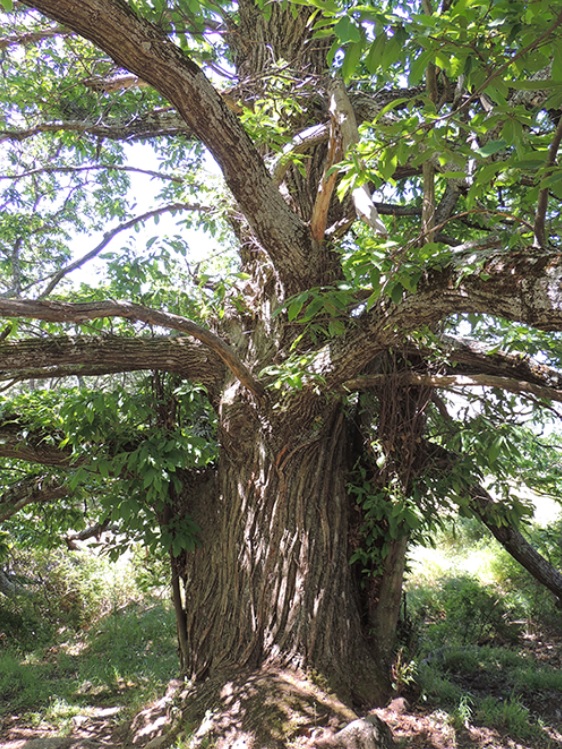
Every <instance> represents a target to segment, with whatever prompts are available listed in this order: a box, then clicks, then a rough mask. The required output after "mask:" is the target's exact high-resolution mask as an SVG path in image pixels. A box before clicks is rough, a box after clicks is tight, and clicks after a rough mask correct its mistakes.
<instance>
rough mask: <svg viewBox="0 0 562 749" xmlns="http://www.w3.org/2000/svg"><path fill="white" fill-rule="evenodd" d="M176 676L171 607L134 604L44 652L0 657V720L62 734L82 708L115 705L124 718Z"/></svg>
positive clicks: (2, 653) (3, 653)
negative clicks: (50, 728)
mask: <svg viewBox="0 0 562 749" xmlns="http://www.w3.org/2000/svg"><path fill="white" fill-rule="evenodd" d="M66 634H68V633H66ZM177 669H178V660H177V651H176V642H175V625H174V617H173V612H172V611H171V610H170V607H169V606H168V605H167V604H165V603H164V602H162V601H161V600H157V601H153V602H151V603H150V605H146V604H138V603H134V604H131V605H129V606H127V607H125V608H123V609H119V610H116V611H114V612H112V613H108V614H106V615H105V616H103V617H102V618H101V619H100V620H99V621H98V622H97V623H96V624H95V625H94V626H93V627H91V628H90V629H88V630H86V631H77V632H74V633H72V634H71V635H70V636H68V637H65V638H63V639H61V640H60V641H58V642H55V643H53V644H50V645H49V646H48V647H45V646H43V647H40V648H38V649H36V650H33V651H28V652H27V653H22V652H21V651H19V652H18V651H17V650H13V649H10V648H7V649H5V650H3V651H0V719H1V718H2V717H4V716H6V715H8V714H10V715H18V716H20V717H23V718H24V719H25V720H26V721H28V722H30V723H32V724H35V725H37V724H39V723H45V722H46V723H48V724H50V725H53V726H55V727H57V728H58V729H62V730H64V728H65V726H67V725H68V724H69V722H70V721H71V719H72V717H74V716H76V715H78V714H80V713H83V712H84V711H87V709H88V708H89V707H92V706H98V707H99V706H115V705H120V706H122V707H123V716H124V717H126V716H128V715H132V714H134V713H135V712H136V711H137V710H138V709H140V708H141V707H142V706H143V705H145V704H146V703H147V702H149V701H150V700H152V699H154V698H156V697H157V696H161V695H162V694H163V692H164V691H165V686H166V684H167V682H168V681H169V680H170V679H171V678H173V677H174V676H176V675H177Z"/></svg>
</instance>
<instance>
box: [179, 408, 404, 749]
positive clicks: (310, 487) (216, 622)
mask: <svg viewBox="0 0 562 749" xmlns="http://www.w3.org/2000/svg"><path fill="white" fill-rule="evenodd" d="M297 400H298V402H296V403H294V404H293V405H292V407H291V408H277V409H275V408H268V409H267V412H266V413H264V412H261V413H259V414H258V413H256V411H255V410H254V407H253V405H252V404H251V403H250V402H249V400H248V399H247V398H246V397H245V396H244V395H241V394H237V396H236V397H235V398H234V399H233V400H231V401H230V402H228V403H227V402H223V405H222V412H221V427H220V435H219V436H220V442H221V447H222V452H221V457H220V463H219V466H218V478H217V484H216V491H215V492H214V494H213V496H212V497H210V496H209V494H208V493H204V492H201V493H200V494H199V498H198V500H197V498H196V499H195V500H194V502H195V503H196V504H192V506H191V508H190V512H191V513H192V515H193V516H194V518H195V520H196V522H197V523H198V524H199V526H200V527H201V543H200V545H199V547H198V548H197V550H196V551H195V552H194V554H192V555H189V557H188V558H187V563H186V577H185V591H184V593H185V620H186V640H187V647H188V661H187V663H186V667H187V674H186V675H187V676H189V677H191V678H192V679H193V680H194V683H195V685H196V688H197V685H198V684H199V685H201V687H200V693H201V690H203V692H204V693H205V700H204V703H205V706H206V709H207V710H208V709H209V701H211V703H212V701H213V700H212V695H211V694H209V690H210V691H211V692H212V694H213V695H214V696H215V697H217V695H219V694H220V693H221V689H222V687H223V686H224V684H226V683H231V682H234V681H236V683H238V681H237V680H239V679H240V675H241V674H246V676H245V677H244V679H243V682H244V684H246V685H247V684H248V683H249V680H251V679H250V677H248V676H247V675H248V674H254V675H255V674H256V673H260V674H261V677H260V678H263V674H264V669H265V671H266V672H267V673H268V674H273V673H274V674H275V677H274V678H275V679H278V678H280V677H279V674H281V673H283V674H286V673H287V670H289V671H292V672H293V673H299V674H301V675H302V674H308V675H309V676H310V675H311V674H312V675H313V676H314V680H315V682H316V683H317V684H321V685H322V686H323V687H325V688H327V689H329V690H330V691H331V692H333V693H335V694H336V695H337V697H338V698H339V700H341V702H338V704H339V705H340V709H343V708H342V705H347V706H353V705H354V706H356V707H361V708H364V707H373V706H375V705H380V704H382V703H383V702H384V701H385V699H386V698H387V697H388V694H389V688H390V682H389V673H388V670H387V666H388V658H381V657H380V652H379V651H378V649H377V648H375V647H373V644H372V643H371V642H370V641H369V637H368V632H367V630H366V626H367V625H366V622H365V621H362V618H361V615H360V610H361V605H360V600H359V598H360V595H361V591H360V588H359V586H357V583H356V580H355V577H354V575H353V573H352V569H351V567H350V564H349V550H348V516H349V509H350V497H349V495H348V491H347V481H348V478H349V474H348V471H349V468H350V465H351V461H352V458H353V456H352V455H351V450H350V448H349V445H350V444H351V442H352V440H351V439H350V438H349V431H348V430H349V426H348V422H347V420H346V417H345V415H344V411H343V409H342V406H341V404H340V403H339V402H338V401H336V400H331V401H330V400H327V399H326V398H324V397H319V396H316V395H312V394H304V393H303V394H301V396H300V397H299V398H298V399H297ZM252 678H253V677H252ZM206 685H207V686H206ZM209 685H210V686H209ZM278 697H279V695H278ZM190 704H191V705H192V709H193V706H194V705H197V704H198V701H197V699H196V698H194V697H193V698H192V699H191V700H190ZM305 712H306V711H305ZM332 717H333V715H332ZM350 717H353V714H352V715H347V714H346V718H347V721H346V722H348V720H349V718H350ZM340 718H341V716H340ZM319 725H321V723H320V724H319ZM339 727H340V728H341V722H340V724H339ZM227 745H228V744H227ZM275 745H276V746H277V745H278V746H283V745H284V744H282V743H280V744H275Z"/></svg>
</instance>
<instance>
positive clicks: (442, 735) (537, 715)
mask: <svg viewBox="0 0 562 749" xmlns="http://www.w3.org/2000/svg"><path fill="white" fill-rule="evenodd" d="M519 648H520V654H521V655H522V656H523V657H525V658H528V659H531V660H532V662H534V663H535V664H536V665H537V667H540V668H541V669H543V670H544V668H548V669H551V672H552V673H555V672H558V673H560V671H561V670H562V638H556V637H554V636H553V635H550V636H549V637H548V638H546V637H543V636H539V635H536V634H535V635H533V636H531V635H528V636H526V637H524V638H523V639H522V642H521V643H520V646H519ZM51 657H53V653H51ZM449 676H450V677H452V678H453V679H455V680H456V681H457V683H458V684H459V685H460V686H461V688H462V690H463V694H465V695H470V700H468V698H467V704H471V703H472V702H473V701H474V702H476V699H477V698H478V697H480V698H482V697H484V698H488V699H491V698H494V699H495V700H496V701H497V702H496V704H502V701H504V703H503V704H506V705H508V704H509V700H510V698H511V697H512V694H510V693H506V683H505V675H504V674H502V672H501V669H499V670H498V669H496V670H490V671H487V672H485V671H475V672H474V673H473V674H472V675H467V674H465V673H460V672H459V673H457V674H454V673H453V674H451V673H449ZM116 686H117V693H115V692H114V693H113V695H112V697H110V694H109V693H107V692H103V691H101V690H99V689H98V690H95V689H92V690H91V694H90V698H89V699H88V700H87V702H88V703H89V704H87V705H83V706H82V708H81V709H80V711H79V712H77V713H76V714H74V715H73V716H72V717H71V718H70V719H67V720H65V721H64V722H63V724H61V722H60V721H56V720H54V719H53V720H51V721H49V720H47V719H42V720H38V718H37V715H36V714H35V713H30V712H29V711H28V712H24V713H21V714H18V713H17V712H10V711H7V712H6V711H5V712H4V714H3V716H2V718H1V720H0V749H113V748H115V749H116V748H117V747H123V746H126V745H127V741H126V736H127V728H128V725H129V721H128V720H126V719H125V716H126V715H127V713H128V707H127V696H126V695H127V690H128V688H129V686H130V685H128V684H127V683H122V684H121V686H120V687H119V685H118V684H117V685H116ZM119 688H120V689H121V693H122V696H123V697H124V700H123V701H122V704H118V703H119V693H118V692H119ZM411 691H412V696H411V697H410V699H408V698H406V697H396V698H395V699H394V700H392V702H391V703H390V704H389V705H388V706H387V707H385V708H381V709H377V710H376V711H374V712H376V714H377V715H379V717H380V718H382V719H383V720H384V721H385V722H386V723H387V724H388V725H389V727H390V728H391V730H392V732H393V735H394V739H395V742H396V746H397V748H398V749H560V748H561V747H562V699H561V693H560V691H558V690H557V689H553V690H551V691H549V690H548V689H546V690H545V689H541V690H536V691H534V692H530V693H529V694H528V695H527V696H526V699H525V706H526V710H528V712H526V713H525V714H524V718H525V720H526V723H527V725H530V724H531V723H532V724H533V726H534V728H533V731H532V735H531V736H529V737H527V738H526V739H521V738H519V737H518V736H517V735H515V736H513V735H510V733H509V731H506V730H501V729H498V728H492V727H489V726H487V725H485V723H483V722H482V721H479V720H476V719H475V718H474V716H473V715H471V711H470V709H467V711H466V713H465V714H464V715H459V714H458V711H457V713H455V711H453V710H451V709H450V708H449V709H444V708H441V707H437V706H436V705H435V704H429V703H428V702H427V701H426V700H425V701H424V698H423V696H422V695H419V694H418V695H417V696H416V695H415V688H414V689H413V690H411ZM96 695H97V699H96ZM109 699H113V701H114V703H115V704H113V705H111V706H107V703H108V700H109ZM165 714H166V701H165V700H159V701H155V702H153V703H152V710H151V711H150V712H147V715H146V718H145V721H144V725H145V730H146V731H147V737H150V735H154V733H152V730H151V729H155V728H156V727H157V726H158V724H159V721H162V720H164V719H165ZM516 733H517V731H516ZM174 746H176V747H178V748H179V747H181V746H182V743H181V741H180V742H178V743H176V744H175V745H174Z"/></svg>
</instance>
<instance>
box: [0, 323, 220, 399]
mask: <svg viewBox="0 0 562 749" xmlns="http://www.w3.org/2000/svg"><path fill="white" fill-rule="evenodd" d="M144 370H159V371H164V372H173V373H175V374H179V375H181V376H182V377H184V378H186V379H190V380H192V381H193V382H197V383H201V384H203V385H205V387H206V388H207V391H208V393H209V397H210V398H211V400H214V399H215V397H216V395H217V394H218V392H219V391H220V388H221V386H222V384H223V381H224V372H225V368H224V365H223V363H222V362H221V360H220V358H219V357H218V356H217V355H216V354H215V353H214V352H213V351H210V350H209V349H208V348H207V347H206V346H204V345H202V344H201V343H199V342H196V341H192V340H190V339H189V338H186V337H184V336H177V337H172V338H168V337H160V338H125V337H123V338H120V337H113V336H104V337H101V338H98V337H86V336H83V337H77V338H72V337H66V336H64V337H50V338H47V339H35V338H34V339H29V340H20V341H15V342H11V341H3V342H1V343H0V381H2V380H3V381H9V380H24V379H32V378H33V379H43V378H47V377H49V378H50V377H70V376H72V375H78V376H87V375H103V374H113V373H117V372H138V371H144Z"/></svg>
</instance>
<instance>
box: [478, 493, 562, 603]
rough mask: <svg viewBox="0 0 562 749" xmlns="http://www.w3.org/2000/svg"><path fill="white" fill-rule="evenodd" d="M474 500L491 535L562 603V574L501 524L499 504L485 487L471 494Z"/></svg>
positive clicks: (513, 529) (523, 540)
mask: <svg viewBox="0 0 562 749" xmlns="http://www.w3.org/2000/svg"><path fill="white" fill-rule="evenodd" d="M470 497H471V502H470V508H471V510H472V511H473V512H474V514H475V515H476V516H477V517H478V518H479V519H480V520H481V521H482V522H483V523H484V525H485V526H486V527H487V528H488V529H489V530H490V531H491V533H492V535H493V536H494V538H495V539H496V540H497V541H499V542H500V544H501V545H502V546H503V547H504V549H505V550H506V551H508V552H509V553H510V554H511V556H512V557H513V558H514V559H516V560H517V561H518V562H519V564H521V565H522V566H523V567H524V568H525V569H526V570H527V572H529V573H530V574H531V575H532V576H533V577H534V578H535V580H538V582H539V583H541V584H542V585H544V586H545V587H546V588H548V590H550V591H551V592H552V593H554V595H555V596H556V597H557V598H558V600H559V601H560V602H561V603H562V574H561V573H560V572H559V571H558V570H557V569H556V568H555V567H553V566H552V565H551V564H550V562H548V561H547V560H546V559H545V558H544V557H543V556H542V555H541V554H539V552H538V551H537V550H536V549H535V548H533V547H532V546H531V544H530V543H529V542H528V541H527V539H526V538H525V537H524V536H523V535H522V534H521V533H520V532H519V531H518V530H517V529H516V528H513V527H512V526H511V525H498V524H497V521H496V520H495V518H494V515H495V513H494V506H495V505H496V502H494V500H493V499H492V497H491V496H490V495H489V494H488V492H487V491H486V490H485V489H484V488H483V487H482V486H475V487H474V488H473V489H472V490H471V492H470Z"/></svg>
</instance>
